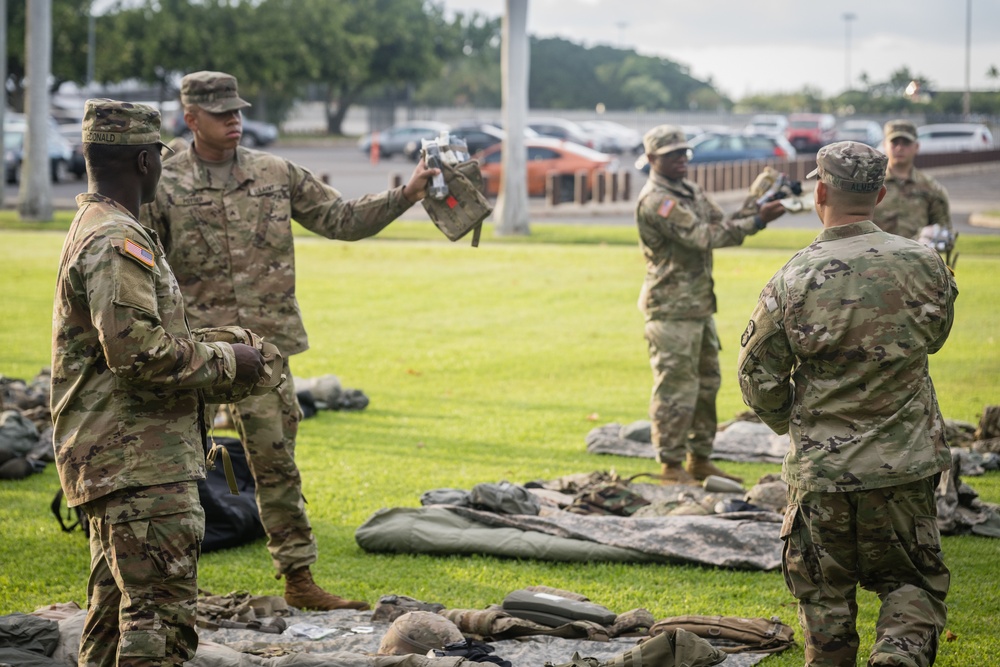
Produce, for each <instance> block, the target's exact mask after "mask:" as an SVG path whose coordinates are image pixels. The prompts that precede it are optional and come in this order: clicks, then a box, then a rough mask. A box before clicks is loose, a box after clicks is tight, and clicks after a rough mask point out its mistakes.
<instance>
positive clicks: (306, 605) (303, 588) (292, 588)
mask: <svg viewBox="0 0 1000 667" xmlns="http://www.w3.org/2000/svg"><path fill="white" fill-rule="evenodd" d="M285 601H286V602H287V603H288V604H290V605H291V606H293V607H298V608H299V609H311V610H315V611H329V610H331V609H360V610H365V609H368V608H369V606H368V603H367V602H362V601H360V600H348V599H346V598H342V597H340V596H338V595H333V594H331V593H327V592H326V591H325V590H323V589H322V588H320V587H319V586H318V585H317V584H316V582H315V581H313V576H312V572H311V571H310V570H309V568H308V567H303V568H300V569H298V570H293V571H291V572H288V573H287V574H285Z"/></svg>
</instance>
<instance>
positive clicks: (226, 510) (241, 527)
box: [198, 437, 264, 553]
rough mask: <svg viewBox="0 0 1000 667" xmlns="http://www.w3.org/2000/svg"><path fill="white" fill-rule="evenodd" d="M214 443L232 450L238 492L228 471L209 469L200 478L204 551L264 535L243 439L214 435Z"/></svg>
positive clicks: (245, 541) (245, 542)
mask: <svg viewBox="0 0 1000 667" xmlns="http://www.w3.org/2000/svg"><path fill="white" fill-rule="evenodd" d="M212 444H213V446H216V447H221V448H224V449H225V450H226V451H227V452H228V454H229V460H230V463H231V470H232V473H233V480H234V482H235V485H236V490H237V494H233V493H232V490H231V488H230V487H229V481H228V479H227V477H226V474H225V471H224V470H220V469H219V468H218V467H215V468H214V469H211V470H209V471H208V472H207V473H206V475H205V479H200V480H198V498H199V499H200V500H201V506H202V508H203V509H204V510H205V538H204V539H203V540H202V543H201V550H202V553H208V552H211V551H218V550H220V549H230V548H232V547H237V546H240V545H241V544H247V543H249V542H253V541H254V540H257V539H260V538H261V537H263V536H264V526H263V525H262V524H261V522H260V510H259V509H258V508H257V501H256V500H255V499H254V495H255V491H256V485H255V483H254V481H253V475H252V474H251V473H250V466H249V464H248V463H247V458H246V452H244V450H243V443H241V442H240V441H239V440H237V439H236V438H225V437H213V438H212Z"/></svg>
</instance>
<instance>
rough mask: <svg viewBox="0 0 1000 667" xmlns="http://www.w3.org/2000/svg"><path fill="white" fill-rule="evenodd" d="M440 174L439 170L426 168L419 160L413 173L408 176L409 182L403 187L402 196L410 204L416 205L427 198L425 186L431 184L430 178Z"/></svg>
mask: <svg viewBox="0 0 1000 667" xmlns="http://www.w3.org/2000/svg"><path fill="white" fill-rule="evenodd" d="M440 173H441V170H440V169H430V168H428V167H427V165H425V164H424V159H423V158H420V162H418V163H417V166H416V167H414V169H413V173H412V174H410V180H409V182H408V183H407V184H406V185H404V186H403V196H404V197H406V200H407V201H408V202H410V203H411V204H416V203H417V202H418V201H420V200H421V199H423V198H424V197H426V196H427V186H428V184H429V183H430V182H431V178H433V177H434V176H437V175H438V174H440Z"/></svg>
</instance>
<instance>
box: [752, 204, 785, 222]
mask: <svg viewBox="0 0 1000 667" xmlns="http://www.w3.org/2000/svg"><path fill="white" fill-rule="evenodd" d="M784 214H785V206H784V204H782V203H781V200H780V199H775V200H774V201H769V202H767V203H766V204H764V205H762V206H761V207H760V209H758V211H757V215H759V216H760V219H761V220H762V221H763V222H764V224H765V225H767V224H768V223H769V222H771V221H772V220H777V219H778V218H780V217H781V216H783V215H784Z"/></svg>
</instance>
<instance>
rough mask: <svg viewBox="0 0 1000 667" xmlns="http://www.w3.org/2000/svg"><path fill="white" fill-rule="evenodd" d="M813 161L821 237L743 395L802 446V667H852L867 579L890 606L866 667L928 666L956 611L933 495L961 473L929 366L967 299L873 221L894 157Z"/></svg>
mask: <svg viewBox="0 0 1000 667" xmlns="http://www.w3.org/2000/svg"><path fill="white" fill-rule="evenodd" d="M816 161H817V165H818V167H817V169H816V171H814V172H813V173H812V174H810V178H811V177H812V176H814V175H818V176H819V182H818V183H817V185H816V190H815V200H816V212H817V214H818V215H819V217H820V219H821V220H822V222H823V227H824V230H823V231H822V232H821V233H820V235H819V236H817V237H816V240H815V241H813V242H812V244H810V245H809V246H808V247H807V248H805V249H803V250H801V251H799V252H798V253H797V254H796V255H795V256H794V257H792V258H791V259H790V260H789V261H788V263H787V264H785V266H784V267H783V268H781V269H780V270H779V271H778V272H777V273H776V274H775V275H774V276H773V277H772V278H771V280H770V281H769V282H768V283H767V285H766V286H765V287H764V290H763V291H762V292H761V294H760V300H759V302H758V304H757V308H756V309H755V310H754V312H753V315H752V316H751V319H750V323H749V324H748V325H747V329H746V331H745V332H744V334H743V337H742V339H741V341H740V343H741V349H740V360H739V380H740V388H741V390H742V392H743V400H744V401H745V402H746V404H747V405H749V406H750V407H751V408H753V410H754V412H756V413H757V415H758V416H759V417H760V418H761V419H762V420H763V421H764V423H766V424H767V425H768V426H770V427H771V429H772V430H773V431H774V432H775V433H779V434H784V433H788V434H789V436H790V440H791V447H790V450H789V453H788V454H787V455H786V456H785V461H784V464H783V466H782V477H783V479H784V480H785V481H786V482H787V483H788V508H787V509H786V511H785V520H784V524H783V525H782V529H781V537H782V539H783V540H784V542H785V546H784V551H783V558H782V567H783V570H784V574H785V582H786V584H787V585H788V588H789V590H790V591H791V593H792V595H794V596H795V597H796V598H797V599H798V601H799V621H800V623H801V624H802V628H803V632H804V635H805V656H806V664H807V665H813V666H831V667H833V666H838V667H839V666H841V665H854V664H855V660H856V656H857V652H858V648H859V641H858V633H857V630H856V625H855V624H856V615H857V602H856V590H857V586H858V585H859V584H860V585H861V586H862V587H864V588H865V589H868V590H871V591H874V592H875V593H877V594H878V597H879V599H880V600H881V603H882V606H881V611H880V613H879V619H878V624H877V626H876V639H875V645H874V646H873V648H872V651H871V655H870V657H869V660H868V663H867V664H868V665H910V666H913V667H925V666H927V665H931V664H933V663H934V658H935V655H936V653H937V648H938V638H939V635H940V633H941V631H942V629H943V628H944V623H945V618H946V614H947V607H946V606H945V603H944V600H945V596H946V594H947V592H948V586H949V573H948V568H947V567H946V566H945V564H944V561H943V559H942V555H941V537H940V534H939V533H938V527H937V522H936V514H937V506H936V503H935V500H934V489H935V487H936V486H937V482H938V479H939V478H940V475H941V472H942V471H944V470H948V469H949V468H950V465H951V456H950V453H949V450H948V445H947V443H946V442H945V433H944V420H943V418H942V416H941V410H940V408H939V407H938V402H937V396H936V395H935V392H934V385H933V384H932V382H931V378H930V375H929V374H928V366H927V363H928V359H927V356H928V355H929V354H933V353H935V352H937V351H938V350H940V349H941V347H942V346H943V345H944V343H945V340H946V339H947V338H948V334H949V332H950V331H951V326H952V321H953V318H954V302H955V298H956V296H957V294H958V289H957V287H956V286H955V280H954V277H953V275H952V273H951V271H950V270H949V269H948V268H947V267H946V266H945V264H944V262H943V261H942V260H941V258H940V257H939V256H938V254H937V253H936V252H935V251H934V250H932V249H931V248H928V247H926V246H924V245H922V244H920V243H917V242H915V241H911V240H909V239H905V238H903V237H901V236H898V235H895V234H889V233H886V232H883V231H881V230H880V229H879V228H878V227H876V226H875V224H874V223H873V222H872V215H873V213H874V211H875V205H876V203H877V202H878V201H879V200H880V199H881V198H882V197H883V196H884V194H885V187H884V186H883V178H884V177H885V162H886V157H885V156H884V155H882V154H881V153H878V152H877V151H875V150H874V149H872V148H870V147H869V146H866V145H864V144H860V143H855V142H840V143H836V144H831V145H829V146H826V147H824V148H822V149H821V150H820V151H819V153H818V154H817V157H816Z"/></svg>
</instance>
